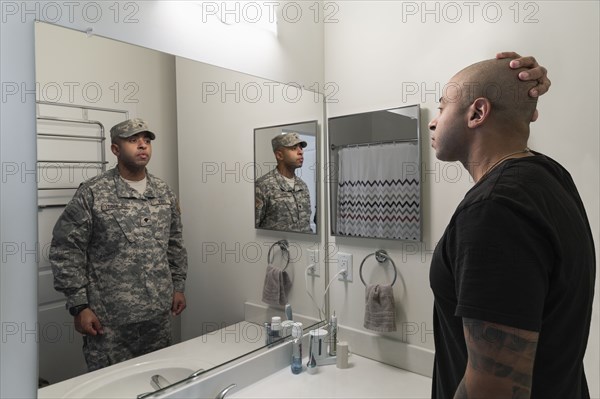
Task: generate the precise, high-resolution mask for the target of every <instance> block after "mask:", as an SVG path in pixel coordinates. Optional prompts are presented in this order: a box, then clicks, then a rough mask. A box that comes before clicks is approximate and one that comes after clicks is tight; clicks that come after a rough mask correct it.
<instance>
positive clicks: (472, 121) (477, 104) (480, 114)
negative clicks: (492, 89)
mask: <svg viewBox="0 0 600 399" xmlns="http://www.w3.org/2000/svg"><path fill="white" fill-rule="evenodd" d="M491 111H492V103H491V102H490V100H488V99H487V98H485V97H479V98H477V99H475V101H473V103H472V104H471V105H470V106H469V120H468V126H469V127H470V128H471V129H474V128H477V127H479V126H481V125H483V124H484V123H485V122H486V121H487V120H488V118H489V117H490V112H491Z"/></svg>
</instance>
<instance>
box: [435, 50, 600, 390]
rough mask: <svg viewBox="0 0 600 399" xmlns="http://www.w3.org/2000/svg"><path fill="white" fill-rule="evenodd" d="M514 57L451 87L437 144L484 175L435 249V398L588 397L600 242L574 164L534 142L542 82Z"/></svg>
mask: <svg viewBox="0 0 600 399" xmlns="http://www.w3.org/2000/svg"><path fill="white" fill-rule="evenodd" d="M509 62H510V59H501V60H498V59H494V60H487V61H483V62H479V63H477V64H474V65H471V66H469V67H467V68H465V69H463V70H462V71H460V72H458V73H457V74H456V75H455V76H454V77H453V78H452V79H451V80H450V82H449V83H448V84H447V85H446V86H445V91H444V95H443V97H442V98H441V99H440V105H439V115H438V116H437V117H436V118H435V119H433V120H432V121H431V123H430V124H429V128H430V130H431V131H432V137H431V145H432V147H433V148H434V149H435V154H436V157H437V158H438V159H440V160H442V161H450V162H452V161H459V162H461V163H462V165H463V166H464V167H465V169H466V170H467V171H468V172H469V173H470V175H471V176H472V178H473V180H474V181H475V185H474V186H473V187H472V188H471V189H470V190H469V191H468V192H467V194H466V196H465V197H464V199H463V200H462V202H461V203H460V204H459V206H458V208H457V209H456V211H455V213H454V215H453V216H452V219H451V220H450V223H449V225H448V227H447V228H446V231H445V232H444V235H443V236H442V238H441V239H440V241H439V242H438V244H437V246H436V249H435V251H434V254H433V258H432V262H431V270H430V284H431V287H432V290H433V293H434V297H435V306H434V337H435V346H436V355H435V367H434V376H433V389H432V397H434V398H451V397H457V398H467V397H473V398H486V399H488V398H495V397H502V398H529V397H535V398H589V391H588V386H587V382H586V377H585V373H584V369H583V357H584V353H585V350H586V345H587V341H588V335H589V330H590V321H591V312H592V300H593V295H594V281H595V273H596V263H595V252H594V242H593V239H592V233H591V230H590V226H589V223H588V219H587V215H586V212H585V209H584V206H583V203H582V201H581V198H580V197H579V194H578V192H577V188H576V187H575V184H574V183H573V180H572V178H571V176H570V175H569V173H568V172H567V170H565V169H564V168H563V167H562V166H561V165H559V164H558V163H557V162H556V161H554V160H552V159H551V158H549V157H547V156H545V155H543V154H540V153H539V152H536V151H533V150H531V149H530V148H529V146H528V144H527V141H528V138H529V123H530V121H532V120H534V119H535V118H536V116H537V114H536V102H537V99H536V98H533V97H530V96H529V95H528V92H530V90H531V89H532V87H533V86H534V85H535V82H533V83H532V82H524V81H521V80H519V78H518V74H519V73H520V72H522V70H521V69H511V68H509V67H507V64H508V63H509Z"/></svg>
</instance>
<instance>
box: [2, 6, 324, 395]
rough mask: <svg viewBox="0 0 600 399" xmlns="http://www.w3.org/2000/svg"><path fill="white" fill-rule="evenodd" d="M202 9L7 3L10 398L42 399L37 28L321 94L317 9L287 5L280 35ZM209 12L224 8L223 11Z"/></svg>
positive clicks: (6, 367) (6, 387)
mask: <svg viewBox="0 0 600 399" xmlns="http://www.w3.org/2000/svg"><path fill="white" fill-rule="evenodd" d="M193 3H194V4H193ZM198 3H200V4H198ZM201 3H202V2H167V1H153V2H147V1H145V2H120V3H117V2H91V1H78V2H9V1H3V2H2V3H1V4H0V7H1V10H0V11H1V18H2V21H1V25H0V33H1V34H0V43H1V46H0V52H1V54H0V55H1V57H0V62H1V68H0V81H1V84H2V92H1V94H2V97H1V104H0V105H1V109H0V128H1V130H0V131H1V135H0V144H1V145H0V156H1V159H0V164H1V165H2V182H1V183H2V185H1V193H0V201H1V202H0V215H1V224H0V225H1V227H0V242H1V243H2V267H1V268H0V297H1V301H0V303H1V305H0V317H1V321H2V333H3V334H2V335H3V339H2V341H1V342H0V346H1V352H2V356H1V359H0V362H1V363H0V370H1V372H0V380H1V383H0V396H1V397H13V398H19V397H23V398H31V397H35V395H36V393H35V392H36V389H37V367H36V365H37V340H38V338H39V335H40V334H42V333H43V331H39V330H38V329H37V328H36V314H37V295H36V290H37V259H36V257H37V255H36V254H37V251H36V245H37V231H36V228H37V227H36V226H37V206H36V181H35V160H36V141H35V77H34V29H33V25H34V21H35V20H42V21H47V22H51V23H54V24H57V25H61V26H65V27H70V28H73V29H78V30H81V31H86V30H90V33H92V34H97V35H100V36H105V37H109V38H114V39H117V40H122V41H125V42H130V43H133V44H138V45H141V46H145V47H149V48H153V49H157V50H161V51H165V52H168V53H171V54H175V55H179V56H184V57H187V58H190V59H194V60H198V61H205V62H209V63H213V64H218V65H219V66H223V67H226V68H230V69H233V70H239V71H243V72H246V73H251V74H255V75H258V76H264V77H267V78H270V79H273V80H277V81H285V82H298V83H299V84H302V85H305V86H307V87H308V86H313V87H316V86H315V82H317V83H318V82H321V81H322V76H323V36H322V35H323V27H322V24H321V23H320V21H319V20H317V22H315V20H314V18H312V16H311V13H313V11H312V10H310V9H309V8H308V7H310V6H314V3H315V2H310V4H308V3H298V2H288V1H282V2H279V4H280V5H281V6H282V9H283V7H286V5H288V4H290V5H289V7H287V11H289V13H288V14H286V18H287V20H282V21H280V23H279V34H278V35H273V34H272V33H271V32H262V31H257V30H254V29H252V28H249V27H237V26H221V25H220V23H217V22H216V20H215V19H214V17H211V15H210V14H209V13H208V12H203V11H206V10H207V9H206V8H204V9H203V8H202V7H203V6H202V4H201ZM205 3H211V4H208V5H209V6H216V7H220V6H221V5H222V4H223V3H224V2H205ZM292 3H293V4H292ZM316 3H321V2H316ZM298 6H301V8H302V10H301V12H300V13H299V15H300V18H297V16H294V15H295V14H293V12H294V11H295V10H297V7H298ZM234 12H235V11H234ZM239 12H240V13H241V12H242V11H241V9H240V11H239ZM240 15H241V16H242V14H240ZM296 15H298V14H296ZM242 18H243V16H242ZM317 86H318V84H317ZM251 151H252V149H251V147H250V148H248V152H249V153H251Z"/></svg>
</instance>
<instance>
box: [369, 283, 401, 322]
mask: <svg viewBox="0 0 600 399" xmlns="http://www.w3.org/2000/svg"><path fill="white" fill-rule="evenodd" d="M365 328H368V329H369V330H373V331H378V332H390V331H396V307H395V305H394V289H393V288H392V286H391V285H379V284H369V285H368V286H367V288H366V292H365Z"/></svg>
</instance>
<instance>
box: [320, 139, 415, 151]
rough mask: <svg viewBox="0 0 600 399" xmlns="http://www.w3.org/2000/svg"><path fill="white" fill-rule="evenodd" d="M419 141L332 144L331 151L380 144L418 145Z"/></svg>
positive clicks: (398, 140) (399, 140)
mask: <svg viewBox="0 0 600 399" xmlns="http://www.w3.org/2000/svg"><path fill="white" fill-rule="evenodd" d="M418 141H419V139H418V138H416V139H397V140H383V141H370V142H368V143H356V144H339V145H335V144H331V151H335V150H339V149H340V148H346V147H368V146H370V145H380V144H395V143H417V142H418Z"/></svg>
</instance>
